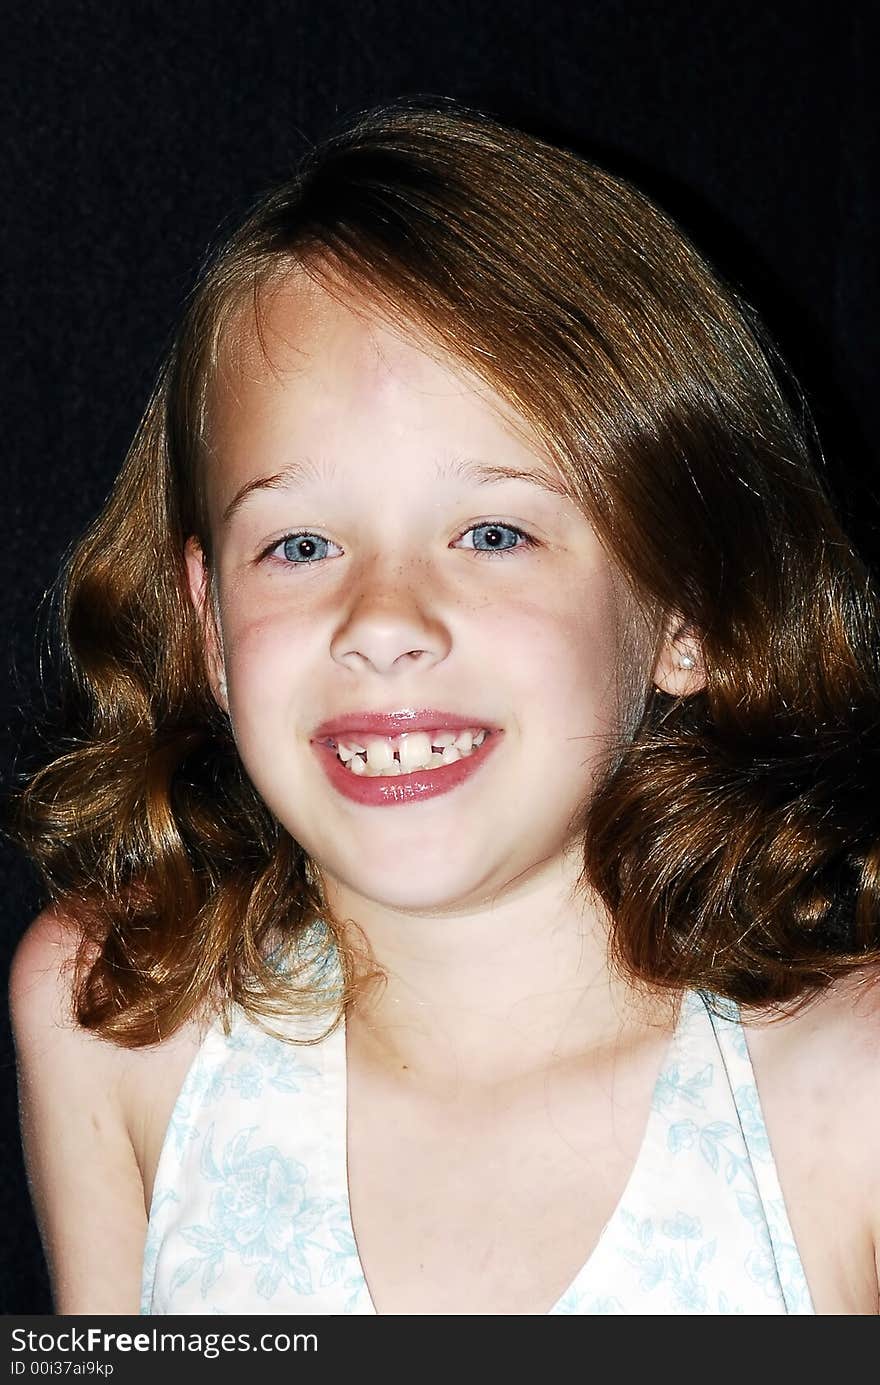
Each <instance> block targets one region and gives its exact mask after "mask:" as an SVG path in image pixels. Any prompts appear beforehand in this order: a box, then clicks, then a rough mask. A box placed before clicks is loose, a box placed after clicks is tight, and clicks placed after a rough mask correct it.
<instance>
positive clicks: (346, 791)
mask: <svg viewBox="0 0 880 1385" xmlns="http://www.w3.org/2000/svg"><path fill="white" fill-rule="evenodd" d="M421 715H422V714H421V713H419V716H420V717H421ZM436 715H437V714H436V713H434V712H432V713H431V714H430V716H431V717H433V716H436ZM444 724H445V725H448V724H449V723H448V722H446V723H444V722H443V721H432V720H430V719H428V720H427V721H425V722H424V723H423V724H420V725H419V726H410V729H411V730H424V729H430V728H432V727H435V726H442V725H444ZM327 725H328V726H331V725H332V726H334V727H336V726H337V725H338V723H336V722H333V723H330V722H328V723H327ZM362 725H363V723H362V722H360V723H359V725H358V728H357V729H360V728H361V727H362ZM464 725H468V726H474V725H479V722H473V721H470V722H467V723H462V727H461V728H459V729H463V728H464ZM320 729H322V728H320V727H319V730H320ZM348 729H349V728H347V727H343V728H341V729H340V734H341V733H342V730H348ZM449 729H450V730H453V729H455V728H454V726H450V727H449ZM331 734H332V732H328V736H327V738H325V739H323V740H321V739H319V738H318V737H315V738H314V739H313V740H312V746H313V748H314V751H315V754H316V755H317V757H318V759H319V760H320V762H321V765H322V767H323V770H324V773H325V774H326V775H327V778H328V779H329V780H330V783H331V784H332V786H333V788H334V789H336V790H337V791H338V792H339V793H340V794H342V795H343V796H344V797H345V798H348V799H351V801H352V802H354V803H362V804H364V805H366V806H368V807H375V808H382V807H386V808H387V807H391V806H392V805H400V804H404V803H421V802H423V801H424V800H425V799H428V798H436V797H438V796H439V795H440V794H445V793H449V792H450V791H451V790H452V789H457V788H458V786H459V785H460V784H463V783H464V781H465V780H466V779H470V777H471V775H473V774H476V773H477V771H478V770H479V769H480V766H481V765H483V764H485V762H486V760H487V759H488V757H489V756H490V755H491V754H492V751H493V750H494V749H495V746H496V745H498V743H499V741H501V739H502V735H501V734H500V733H499V732H497V731H495V732H490V733H489V735H487V737H486V739H485V740H484V741H483V744H482V745H481V746H479V747H478V748H477V749H476V750H475V751H473V752H472V754H470V755H467V756H463V757H462V759H460V760H455V761H454V762H453V764H451V765H440V767H439V768H438V769H415V770H413V771H412V773H410V774H396V775H394V776H391V777H389V778H387V779H385V778H382V777H373V776H367V775H358V774H353V773H352V772H351V770H350V769H348V768H347V767H346V766H345V765H344V764H342V762H341V760H340V759H339V757H338V755H337V754H336V751H335V750H334V748H333V746H332V745H329V744H328V738H329V736H330V735H331ZM373 734H374V735H375V734H377V733H376V732H373ZM386 734H387V733H386Z"/></svg>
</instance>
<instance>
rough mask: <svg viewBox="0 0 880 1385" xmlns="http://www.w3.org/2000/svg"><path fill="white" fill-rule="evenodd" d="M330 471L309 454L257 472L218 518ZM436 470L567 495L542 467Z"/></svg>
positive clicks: (468, 465) (468, 460) (479, 465)
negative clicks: (259, 496)
mask: <svg viewBox="0 0 880 1385" xmlns="http://www.w3.org/2000/svg"><path fill="white" fill-rule="evenodd" d="M333 473H334V467H333V466H332V465H321V464H320V463H316V462H315V461H313V460H312V458H310V457H305V458H303V459H302V460H301V461H293V462H288V464H287V465H286V466H284V467H282V468H281V470H280V471H276V472H275V473H274V474H273V475H272V476H259V477H257V478H256V479H255V480H253V481H248V482H247V483H246V484H245V485H243V486H242V487H241V489H240V490H238V491H237V492H236V493H235V495H234V496H233V497H232V499H231V500H230V502H229V504H228V505H227V506H226V509H225V510H224V511H223V516H222V521H221V522H222V523H223V524H224V525H226V524H228V523H229V522H230V520H231V519H232V517H233V515H234V514H235V513H236V512H237V511H238V510H239V509H241V507H242V505H243V504H244V503H245V501H246V500H247V499H248V497H249V496H251V495H253V494H254V492H255V491H265V490H288V489H291V488H292V487H294V486H296V485H298V484H299V483H300V482H302V481H329V480H332V478H333ZM436 474H437V479H438V481H446V480H464V481H476V483H477V484H478V485H480V486H486V485H492V484H493V483H497V482H499V481H527V482H529V483H530V484H531V485H533V486H537V487H538V488H539V489H540V490H544V491H549V492H550V493H551V494H552V495H561V496H563V497H564V498H565V499H570V494H569V491H568V489H567V487H566V486H565V484H564V483H563V482H562V481H561V480H556V479H555V478H554V477H552V476H547V475H546V474H545V473H544V472H543V471H530V470H522V469H521V468H517V467H511V466H492V465H490V464H489V463H488V462H480V461H477V460H476V459H475V458H472V457H461V458H455V459H453V460H452V461H450V462H439V463H438V465H437V473H436Z"/></svg>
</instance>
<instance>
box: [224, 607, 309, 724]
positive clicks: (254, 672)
mask: <svg viewBox="0 0 880 1385" xmlns="http://www.w3.org/2000/svg"><path fill="white" fill-rule="evenodd" d="M224 637H225V649H226V672H227V681H228V684H229V691H230V699H231V704H230V705H231V712H232V716H233V725H234V729H235V732H236V739H240V737H241V736H242V735H244V734H245V732H250V731H251V730H253V731H257V732H258V731H259V728H260V726H261V725H263V726H264V727H265V728H266V730H268V729H269V726H270V724H271V723H272V720H273V715H274V714H276V713H278V712H281V711H283V710H286V709H289V707H290V706H291V705H292V704H294V705H296V704H297V703H298V704H301V703H302V700H303V688H304V680H306V679H307V677H308V669H309V668H310V667H311V666H312V665H313V654H314V650H313V649H311V648H310V645H309V640H310V638H311V641H312V643H314V641H315V630H314V624H313V623H310V622H308V621H305V620H303V619H301V618H300V619H296V617H295V616H294V615H292V614H291V611H290V609H289V608H288V609H286V610H285V611H284V612H275V613H273V612H271V611H269V612H268V613H267V614H265V615H262V616H259V617H255V616H254V615H252V614H251V615H248V617H247V618H246V619H236V617H235V614H234V613H232V614H231V615H230V617H229V618H228V620H227V622H226V624H225V627H224Z"/></svg>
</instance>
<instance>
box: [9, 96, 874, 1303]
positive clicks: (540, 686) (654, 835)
mask: <svg viewBox="0 0 880 1385" xmlns="http://www.w3.org/2000/svg"><path fill="white" fill-rule="evenodd" d="M814 454H815V446H814V444H813V442H812V439H811V437H810V435H809V431H808V429H807V426H806V425H805V423H804V412H803V409H802V405H801V402H800V400H799V398H798V397H797V394H796V391H795V390H794V389H793V387H792V386H791V385H790V384H787V383H786V382H785V380H784V379H782V380H781V379H779V378H778V371H777V369H776V361H775V358H774V356H773V353H772V351H771V349H770V348H769V347H768V346H767V344H766V343H765V341H764V339H763V337H762V334H761V331H760V328H759V327H758V326H757V324H756V323H755V321H754V319H753V317H752V315H751V313H750V312H749V310H748V309H747V307H746V306H745V305H744V304H743V303H742V302H740V301H739V299H738V298H737V296H736V295H735V294H734V293H733V292H732V291H731V290H730V289H729V288H726V287H724V286H723V285H722V284H721V283H720V282H719V280H718V279H717V278H716V277H715V276H714V274H713V273H712V271H711V270H710V269H709V268H708V267H707V265H706V264H705V262H704V261H703V260H702V259H701V258H700V257H699V255H698V254H697V253H696V251H695V250H694V249H693V247H692V246H691V245H690V244H689V243H688V242H687V240H686V239H685V238H684V237H683V236H682V235H681V233H680V232H679V231H678V230H677V229H676V228H675V227H674V226H673V225H672V224H671V223H670V221H669V220H667V218H666V217H665V216H664V215H663V214H662V213H661V212H659V211H658V210H657V209H656V208H655V207H653V206H652V205H651V204H650V203H649V202H648V201H646V199H645V198H644V197H643V196H642V195H641V194H640V193H639V192H637V191H636V190H635V189H634V188H632V187H631V186H629V185H628V184H627V183H625V182H624V181H622V180H621V179H619V178H616V177H612V176H610V175H609V174H607V173H605V172H603V171H602V170H601V169H599V168H596V167H593V166H591V165H589V164H588V163H586V162H584V161H582V160H581V159H580V158H578V157H576V156H574V155H573V154H571V153H569V152H566V151H564V150H559V149H555V148H552V147H550V146H549V145H547V144H545V143H542V142H541V141H539V140H537V139H534V138H531V137H529V136H527V135H525V134H522V133H519V132H517V131H515V130H512V129H506V128H504V127H502V126H501V125H499V124H497V123H495V122H494V121H492V120H490V119H488V118H486V117H485V116H482V115H481V114H479V113H476V112H472V111H467V110H462V109H461V108H458V107H456V106H454V105H451V104H450V105H444V104H442V103H441V104H435V105H427V104H424V103H418V102H414V103H397V104H395V105H392V106H391V107H388V108H384V109H381V110H377V111H374V112H370V113H368V114H366V115H365V116H364V117H363V118H361V119H359V120H357V121H355V122H354V123H353V124H351V125H350V126H349V127H347V128H345V129H343V130H342V131H341V132H340V133H337V134H336V135H335V136H334V137H333V138H331V139H329V140H327V141H325V142H324V143H323V144H321V145H319V146H318V147H317V148H315V149H314V150H313V151H312V152H311V153H310V155H309V156H308V158H307V159H306V160H305V162H304V165H303V167H302V169H301V170H300V172H299V174H298V176H297V177H296V179H295V180H294V181H293V182H291V183H290V184H289V185H287V186H284V187H281V188H280V189H279V190H277V191H275V192H273V193H271V194H270V195H269V196H268V197H266V198H265V199H264V200H263V201H262V202H261V203H260V205H259V206H258V207H257V208H256V210H255V211H254V212H253V214H252V215H251V216H250V218H249V219H248V221H247V222H246V224H245V225H244V226H243V227H242V228H241V229H240V230H239V231H238V232H237V233H236V234H235V235H234V236H233V237H232V239H231V240H230V241H229V243H228V244H227V245H226V246H225V247H224V248H223V249H222V250H221V251H220V253H219V254H218V255H217V256H216V257H215V258H214V260H213V262H212V264H211V265H210V266H209V268H208V269H207V270H206V271H205V273H204V275H203V276H202V280H201V282H200V284H199V286H198V289H197V291H196V292H195V294H194V296H193V299H192V302H191V303H190V305H189V308H188V311H187V313H186V316H185V319H184V322H183V325H182V327H181V329H180V332H179V334H178V336H177V339H176V341H175V343H174V346H173V349H172V351H171V353H170V355H169V358H168V361H167V363H166V365H165V366H164V368H163V370H162V372H161V376H160V379H159V383H158V386H157V388H156V391H155V394H154V395H153V398H152V400H151V402H150V404H149V407H148V409H147V412H146V415H145V417H144V421H143V424H142V426H141V429H140V431H139V433H138V436H137V438H136V440H135V443H134V445H133V447H132V450H131V452H130V455H129V457H128V459H127V461H126V463H125V466H124V467H123V470H122V472H121V474H120V477H119V479H118V482H117V484H116V486H115V488H114V490H113V493H112V495H111V497H110V499H109V501H108V503H107V505H106V508H105V509H104V511H103V513H102V514H101V515H100V516H99V518H98V519H97V520H96V521H95V523H94V525H93V526H92V528H91V529H90V531H89V532H88V533H87V534H86V536H85V537H84V538H83V539H82V541H81V542H80V543H79V545H78V547H77V549H76V551H75V552H74V554H73V557H72V559H71V561H70V563H69V565H68V567H67V569H66V572H65V575H64V584H63V602H62V616H63V635H64V649H65V651H66V654H67V667H68V669H69V727H68V732H67V734H66V736H65V739H64V741H63V743H62V744H60V745H59V747H58V753H57V756H56V758H54V759H53V760H52V761H51V763H49V764H48V765H47V766H46V767H45V768H43V769H42V770H41V771H40V772H39V773H37V774H36V775H35V776H34V777H33V778H32V779H31V781H30V783H29V784H28V785H27V786H26V787H25V788H24V789H23V790H22V792H21V795H20V799H19V825H20V833H21V836H22V838H23V840H24V841H25V842H26V844H27V846H28V847H29V849H30V850H31V852H32V853H33V855H34V856H35V857H36V859H37V860H38V861H39V863H40V865H41V867H42V869H43V872H44V874H45V879H46V882H47V887H48V892H49V896H50V899H51V903H50V905H49V906H48V907H47V909H46V910H45V911H44V912H43V913H42V914H41V915H40V916H39V917H38V918H37V919H36V920H35V922H34V923H33V924H32V925H31V927H30V929H29V930H28V932H27V934H26V935H25V937H24V939H23V941H22V943H21V944H20V946H19V949H18V952H17V956H16V961H15V966H14V970H13V977H12V988H11V995H12V1010H13V1022H14V1026H15V1033H16V1039H17V1047H18V1056H19V1071H20V1088H21V1100H22V1109H23V1117H24V1120H23V1130H24V1144H25V1151H26V1157H27V1163H28V1169H29V1175H30V1179H31V1185H32V1189H33V1196H34V1201H35V1206H36V1210H37V1214H38V1218H39V1223H40V1228H41V1234H42V1237H43V1241H44V1245H45V1250H46V1255H47V1259H48V1262H49V1266H50V1270H51V1274H52V1279H53V1285H54V1292H55V1297H56V1307H57V1311H58V1312H60V1313H127V1312H132V1311H136V1310H137V1308H138V1305H139V1304H140V1307H141V1311H143V1312H144V1313H154V1314H164V1313H210V1314H214V1313H221V1314H224V1313H279V1314H282V1313H285V1314H288V1313H320V1314H339V1313H357V1314H372V1313H378V1314H493V1315H494V1314H544V1313H548V1312H551V1313H587V1314H592V1313H624V1314H633V1313H639V1314H677V1313H685V1314H722V1313H749V1314H773V1313H812V1312H816V1313H831V1314H875V1313H877V1312H878V1276H877V1251H876V1247H877V1244H878V1237H880V1188H878V1169H880V1158H878V1156H880V1114H878V1113H880V1064H878V1061H877V1058H878V1052H880V1013H878V996H877V992H876V989H875V982H876V980H877V976H878V950H880V935H878V908H880V822H878V812H877V796H876V791H875V786H874V765H875V764H876V757H877V750H878V730H877V728H878V724H880V717H878V711H880V699H878V693H880V640H878V628H880V627H878V603H877V597H876V594H875V591H874V589H873V587H872V585H871V583H870V581H869V577H868V574H867V572H866V571H865V568H864V567H863V566H862V564H861V562H860V561H859V559H858V557H857V556H856V555H855V553H854V552H853V550H852V548H851V546H850V544H849V543H848V541H847V539H846V538H845V536H844V534H843V533H842V532H841V529H840V527H839V525H838V523H837V521H836V520H835V518H834V515H833V513H832V511H831V508H830V506H829V502H828V499H827V497H826V493H825V490H824V489H823V483H822V481H821V479H820V474H819V470H818V469H817V464H816V462H815V461H814V460H813V457H814Z"/></svg>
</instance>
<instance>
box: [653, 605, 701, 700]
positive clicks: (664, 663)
mask: <svg viewBox="0 0 880 1385" xmlns="http://www.w3.org/2000/svg"><path fill="white" fill-rule="evenodd" d="M652 681H653V683H654V686H655V687H657V688H659V689H660V691H661V692H665V693H669V694H670V695H671V696H672V697H689V696H690V695H691V693H695V692H699V691H700V690H701V689H702V688H704V687H705V686H706V670H705V666H704V663H703V651H702V648H701V646H700V641H699V639H698V638H697V635H696V632H695V631H694V629H693V627H692V626H690V625H688V624H687V623H686V622H685V621H683V620H682V618H681V616H679V615H673V616H670V618H669V620H668V621H667V622H666V625H665V627H664V630H663V636H662V639H661V641H660V645H659V651H658V654H657V657H656V659H655V661H654V672H653V674H652Z"/></svg>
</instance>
